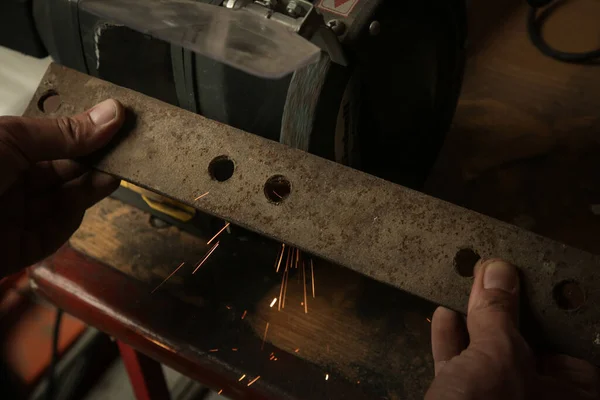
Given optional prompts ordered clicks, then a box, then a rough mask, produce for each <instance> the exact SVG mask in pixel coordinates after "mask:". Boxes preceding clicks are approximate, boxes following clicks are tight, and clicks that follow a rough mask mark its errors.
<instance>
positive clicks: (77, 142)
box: [0, 100, 125, 278]
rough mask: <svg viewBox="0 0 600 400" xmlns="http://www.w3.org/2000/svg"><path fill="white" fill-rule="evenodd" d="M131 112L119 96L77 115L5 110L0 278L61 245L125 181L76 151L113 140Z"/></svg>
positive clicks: (0, 126) (0, 153)
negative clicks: (85, 162)
mask: <svg viewBox="0 0 600 400" xmlns="http://www.w3.org/2000/svg"><path fill="white" fill-rule="evenodd" d="M124 118H125V111H124V109H123V106H122V105H121V104H119V103H118V102H117V101H115V100H105V101H103V102H102V103H100V104H98V105H96V106H95V107H93V108H91V109H90V110H88V111H86V112H84V113H82V114H79V115H76V116H74V117H60V118H56V119H34V118H21V117H0V254H1V255H2V264H0V278H1V277H2V276H6V275H9V274H11V273H13V272H16V271H17V270H18V269H20V268H23V267H26V266H28V265H31V264H33V263H35V262H36V261H39V260H41V259H43V258H44V257H46V256H48V255H50V254H52V253H53V252H54V251H56V250H57V249H58V248H59V247H60V246H61V245H62V244H63V243H65V242H66V241H67V239H68V238H69V237H70V236H71V234H72V233H73V232H75V230H76V229H77V228H78V227H79V224H80V223H81V220H82V218H83V215H84V213H85V210H86V209H87V208H88V207H90V206H92V205H93V204H95V203H96V202H98V201H99V200H101V199H102V198H104V197H106V196H108V195H109V194H110V193H112V192H113V191H114V190H115V189H116V188H117V187H118V185H119V181H118V180H117V179H115V178H114V177H112V176H110V175H106V174H103V173H100V172H97V171H89V170H88V169H87V168H85V167H84V166H82V165H81V164H79V163H77V162H76V161H73V160H72V159H74V158H77V157H81V156H85V155H87V154H90V153H92V152H93V151H95V150H98V149H100V148H101V147H103V146H104V145H106V144H107V143H108V142H109V141H110V140H111V138H112V137H113V136H114V134H115V133H116V132H117V131H118V130H119V128H120V127H121V125H122V124H123V120H124Z"/></svg>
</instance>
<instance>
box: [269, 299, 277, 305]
mask: <svg viewBox="0 0 600 400" xmlns="http://www.w3.org/2000/svg"><path fill="white" fill-rule="evenodd" d="M275 303H277V297H275V298H274V299H273V301H272V302H271V305H270V306H269V307H271V308H273V306H274V305H275Z"/></svg>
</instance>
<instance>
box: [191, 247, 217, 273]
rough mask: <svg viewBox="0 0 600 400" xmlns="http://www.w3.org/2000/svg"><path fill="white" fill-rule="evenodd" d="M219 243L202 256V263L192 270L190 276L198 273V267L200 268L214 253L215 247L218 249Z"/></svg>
mask: <svg viewBox="0 0 600 400" xmlns="http://www.w3.org/2000/svg"><path fill="white" fill-rule="evenodd" d="M219 243H221V242H217V243H216V244H215V245H214V246H213V247H212V249H210V251H209V252H208V253H207V254H206V255H205V256H204V258H203V259H202V261H200V262H199V263H198V265H197V266H196V269H195V270H194V272H192V275H193V274H195V273H196V271H198V270H199V269H200V267H201V266H202V264H204V263H205V262H206V260H208V257H210V255H211V254H212V253H213V251H215V250H216V249H217V247H219Z"/></svg>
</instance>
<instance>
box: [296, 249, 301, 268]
mask: <svg viewBox="0 0 600 400" xmlns="http://www.w3.org/2000/svg"><path fill="white" fill-rule="evenodd" d="M298 261H300V250H298V249H296V269H298Z"/></svg>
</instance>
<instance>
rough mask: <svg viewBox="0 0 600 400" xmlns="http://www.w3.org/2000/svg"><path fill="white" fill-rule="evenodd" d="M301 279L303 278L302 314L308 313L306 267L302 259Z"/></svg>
mask: <svg viewBox="0 0 600 400" xmlns="http://www.w3.org/2000/svg"><path fill="white" fill-rule="evenodd" d="M302 279H304V314H308V300H307V299H306V268H304V260H302Z"/></svg>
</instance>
